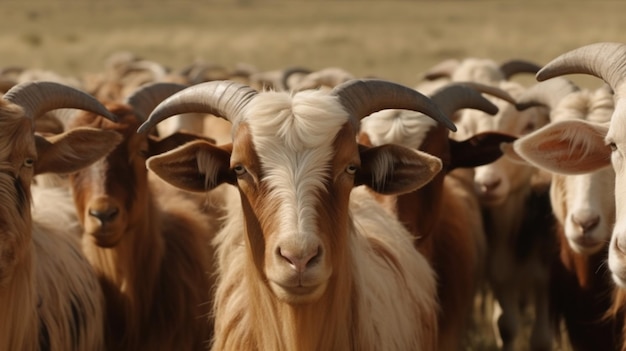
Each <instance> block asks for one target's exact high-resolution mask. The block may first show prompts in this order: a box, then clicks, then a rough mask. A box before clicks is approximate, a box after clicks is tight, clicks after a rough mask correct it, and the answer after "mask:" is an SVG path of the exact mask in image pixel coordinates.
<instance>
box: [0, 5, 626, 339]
mask: <svg viewBox="0 0 626 351" xmlns="http://www.w3.org/2000/svg"><path fill="white" fill-rule="evenodd" d="M2 8H3V14H4V16H3V20H2V21H0V33H1V34H0V67H5V66H12V65H18V66H22V67H35V68H42V69H50V70H55V71H58V72H60V73H62V74H68V75H81V74H83V73H87V72H97V71H100V70H101V69H102V68H103V63H104V60H105V59H106V57H108V56H109V55H110V54H111V53H113V52H115V51H119V50H129V51H132V52H135V53H137V54H139V55H140V56H143V57H144V58H147V59H151V60H155V61H158V62H162V63H164V64H166V65H168V66H170V67H174V68H180V67H183V66H185V65H187V64H189V63H191V62H193V61H194V60H196V59H204V60H206V61H210V62H215V63H219V64H223V65H226V66H227V67H232V66H234V65H235V64H236V63H239V62H243V63H249V64H252V65H254V66H256V67H258V68H259V69H261V70H272V69H277V68H285V67H288V66H295V65H297V66H304V67H309V68H312V69H318V68H323V67H328V66H339V67H343V68H345V69H348V70H349V71H351V72H353V73H354V74H356V75H357V76H371V75H373V76H378V77H381V78H386V79H391V80H394V81H397V82H400V83H404V84H408V85H414V84H415V83H416V82H417V81H418V79H419V75H420V73H421V72H423V71H424V70H426V69H427V68H429V67H430V66H432V65H434V64H435V63H438V62H440V61H442V60H444V59H447V58H464V57H468V56H474V57H489V58H493V59H495V60H497V61H500V62H501V61H504V60H508V59H511V58H523V59H528V60H532V61H535V62H537V63H539V64H543V63H546V62H547V61H549V60H550V59H552V58H554V57H555V56H557V55H559V54H561V53H563V52H565V51H567V50H570V49H573V48H576V47H579V46H582V45H585V44H589V43H592V42H597V41H617V42H626V31H624V27H623V25H621V24H622V23H623V17H624V13H626V2H617V1H575V0H567V1H550V0H543V1H541V0H525V1H521V0H520V1H514V0H500V1H496V0H492V1H478V0H465V1H461V0H458V1H441V0H440V1H382V0H381V1H358V0H353V1H315V0H310V1H305V0H300V1H275V0H234V1H227V0H221V1H215V0H214V1H210V0H204V1H201V0H195V1H165V0H65V1H61V0H21V1H17V0H13V1H3V3H2ZM573 78H574V80H576V81H577V82H579V83H581V84H587V83H589V84H595V83H597V81H595V80H594V79H590V78H583V77H573ZM469 349H470V350H493V349H495V347H494V344H493V336H492V334H491V330H490V328H489V327H488V326H487V324H486V323H483V324H481V325H480V326H479V328H478V329H477V331H476V332H475V333H474V334H473V335H472V336H471V346H470V348H469Z"/></svg>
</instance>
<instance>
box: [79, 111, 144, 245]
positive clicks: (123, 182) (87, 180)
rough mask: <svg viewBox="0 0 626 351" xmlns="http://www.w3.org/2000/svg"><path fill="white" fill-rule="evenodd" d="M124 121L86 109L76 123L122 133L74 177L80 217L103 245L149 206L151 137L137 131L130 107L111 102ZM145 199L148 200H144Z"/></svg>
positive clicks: (117, 238)
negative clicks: (147, 163) (147, 164)
mask: <svg viewBox="0 0 626 351" xmlns="http://www.w3.org/2000/svg"><path fill="white" fill-rule="evenodd" d="M109 108H110V109H111V111H112V112H113V113H115V114H116V115H117V116H118V117H119V119H120V121H119V122H112V121H109V120H106V119H104V118H102V117H100V116H96V115H95V114H92V113H83V114H82V115H81V116H78V117H76V119H75V120H74V121H73V123H72V127H75V126H91V127H97V128H101V129H104V130H111V131H115V132H116V133H118V134H119V135H120V136H121V137H122V142H121V143H120V144H118V145H117V147H116V148H115V149H113V150H112V151H111V152H110V153H109V154H108V155H107V156H106V157H104V158H102V159H100V160H98V161H97V162H95V163H94V164H92V165H91V166H90V167H87V168H84V169H82V170H80V171H78V172H76V173H73V174H72V175H71V177H70V180H71V184H72V190H73V195H74V201H75V204H76V208H77V213H78V217H79V219H80V221H81V223H82V225H83V229H84V233H85V234H86V235H90V236H91V237H92V238H93V240H94V242H95V243H96V244H97V245H98V246H101V247H113V246H115V245H117V243H118V242H119V241H120V240H121V239H122V236H123V233H125V232H127V231H128V230H129V228H131V227H132V226H133V224H134V223H136V222H137V221H139V219H140V218H141V214H142V213H143V212H144V210H145V207H142V206H141V203H142V202H141V201H139V199H140V198H144V199H145V196H144V195H142V194H145V193H146V191H147V185H146V183H147V181H146V179H147V170H146V167H145V160H146V156H147V141H146V136H145V135H138V134H136V133H135V132H134V131H135V129H136V128H137V126H138V124H139V122H138V121H137V118H136V117H135V116H134V115H133V114H132V112H131V111H130V110H129V109H126V108H124V107H123V106H111V105H110V106H109ZM144 203H145V201H144Z"/></svg>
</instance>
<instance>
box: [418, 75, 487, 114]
mask: <svg viewBox="0 0 626 351" xmlns="http://www.w3.org/2000/svg"><path fill="white" fill-rule="evenodd" d="M430 98H431V100H432V101H433V102H434V103H435V104H437V106H439V109H441V111H442V112H443V113H444V114H445V115H446V116H448V117H450V116H452V115H453V114H454V113H455V112H456V111H458V110H460V109H464V108H473V109H477V110H481V111H483V112H486V113H489V114H490V115H495V114H496V113H498V107H497V106H496V105H494V104H493V103H491V101H489V100H487V99H485V98H484V97H483V96H482V94H481V93H480V92H479V91H477V90H476V89H474V88H472V87H470V86H469V85H466V84H463V83H451V84H447V85H446V86H444V87H442V88H440V89H438V90H437V91H436V92H435V93H434V94H432V95H431V97H430Z"/></svg>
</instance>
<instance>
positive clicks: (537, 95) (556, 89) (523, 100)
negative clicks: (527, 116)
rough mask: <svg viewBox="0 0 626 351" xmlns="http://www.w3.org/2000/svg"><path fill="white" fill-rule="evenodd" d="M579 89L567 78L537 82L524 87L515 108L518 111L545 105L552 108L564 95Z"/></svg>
mask: <svg viewBox="0 0 626 351" xmlns="http://www.w3.org/2000/svg"><path fill="white" fill-rule="evenodd" d="M579 90H580V89H579V88H578V86H576V85H575V84H574V83H573V82H572V81H570V80H569V79H566V78H563V77H556V78H554V79H550V80H547V81H544V82H539V83H537V84H535V85H533V86H531V87H530V88H528V89H526V91H525V92H524V93H522V95H521V96H520V97H519V98H518V99H517V103H516V104H515V108H517V110H518V111H522V110H525V109H527V108H530V107H535V106H545V107H548V108H550V109H553V108H554V107H556V105H557V104H558V103H559V101H560V100H561V99H563V98H564V97H565V96H566V95H568V94H570V93H573V92H575V91H579Z"/></svg>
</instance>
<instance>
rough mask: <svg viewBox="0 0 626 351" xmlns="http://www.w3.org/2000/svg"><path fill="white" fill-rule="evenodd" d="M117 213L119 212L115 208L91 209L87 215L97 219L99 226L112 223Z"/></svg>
mask: <svg viewBox="0 0 626 351" xmlns="http://www.w3.org/2000/svg"><path fill="white" fill-rule="evenodd" d="M119 213H120V210H119V208H117V207H116V206H106V207H97V208H93V207H92V208H90V209H89V215H90V216H92V217H95V218H96V219H98V220H99V221H100V223H101V224H105V223H108V222H112V221H114V220H115V218H116V217H117V215H118V214H119Z"/></svg>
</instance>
